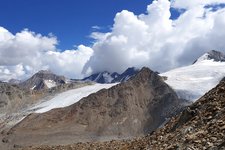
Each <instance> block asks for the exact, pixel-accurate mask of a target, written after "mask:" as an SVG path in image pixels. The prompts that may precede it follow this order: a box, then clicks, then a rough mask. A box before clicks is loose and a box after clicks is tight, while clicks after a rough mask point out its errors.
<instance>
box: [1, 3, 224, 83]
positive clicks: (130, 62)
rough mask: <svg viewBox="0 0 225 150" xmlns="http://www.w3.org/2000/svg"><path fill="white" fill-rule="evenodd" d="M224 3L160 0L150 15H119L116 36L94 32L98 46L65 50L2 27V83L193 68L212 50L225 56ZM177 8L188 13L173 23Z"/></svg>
mask: <svg viewBox="0 0 225 150" xmlns="http://www.w3.org/2000/svg"><path fill="white" fill-rule="evenodd" d="M222 3H223V4H225V0H213V1H212V0H189V1H186V0H172V1H169V0H155V1H153V3H152V4H150V5H149V6H147V10H146V13H144V14H139V15H136V14H134V13H133V12H130V11H127V10H123V11H121V12H119V13H117V14H116V16H115V18H114V24H113V26H112V29H111V31H110V32H108V33H101V32H93V33H92V34H91V37H92V38H93V39H94V40H95V42H94V44H93V46H92V47H86V46H84V45H80V46H78V48H77V49H72V50H64V51H58V50H57V48H56V46H57V44H58V42H57V38H56V37H54V36H52V35H48V36H43V35H41V34H37V33H34V32H32V31H29V30H28V29H25V30H23V31H21V32H19V33H16V34H15V35H13V34H12V33H10V32H9V31H8V30H7V29H5V28H3V27H0V80H9V79H10V78H20V79H24V78H27V77H28V76H30V75H31V74H33V73H35V72H37V71H38V70H40V69H50V70H52V71H53V72H55V73H57V74H61V75H65V76H67V77H70V78H81V77H83V76H86V75H88V74H90V73H96V72H100V71H105V70H107V71H110V72H114V71H117V72H122V71H124V70H125V69H126V68H128V67H131V66H134V67H142V66H147V67H150V68H151V69H153V70H157V71H160V72H163V71H167V70H169V69H172V68H175V67H178V66H183V65H187V64H191V63H192V62H193V61H194V60H195V59H196V58H197V57H198V56H200V55H201V54H203V53H205V52H207V51H209V50H211V49H216V50H220V51H223V52H225V42H224V39H225V30H224V27H225V17H224V16H225V8H223V7H218V6H220V5H221V4H222ZM221 6H222V5H221ZM172 7H173V8H174V9H177V10H178V11H179V10H181V9H182V10H185V11H184V12H182V14H180V16H179V17H178V18H177V19H171V12H170V9H171V8H172ZM215 7H217V9H216V10H215V9H214V8H215ZM218 8H219V9H218Z"/></svg>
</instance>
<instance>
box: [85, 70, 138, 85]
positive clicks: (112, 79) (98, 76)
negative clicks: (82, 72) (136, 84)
mask: <svg viewBox="0 0 225 150" xmlns="http://www.w3.org/2000/svg"><path fill="white" fill-rule="evenodd" d="M138 72H139V69H137V68H134V67H131V68H128V69H127V70H125V71H124V72H123V73H122V74H119V73H117V72H114V73H109V72H107V71H104V72H100V73H95V74H92V75H90V76H89V77H86V78H84V79H82V81H94V82H97V83H116V82H125V81H127V80H128V79H130V78H131V77H132V76H134V75H136V74H137V73H138Z"/></svg>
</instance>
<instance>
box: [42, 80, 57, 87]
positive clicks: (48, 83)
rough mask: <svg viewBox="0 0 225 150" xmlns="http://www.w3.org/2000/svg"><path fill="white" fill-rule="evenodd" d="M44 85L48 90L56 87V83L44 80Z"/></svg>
mask: <svg viewBox="0 0 225 150" xmlns="http://www.w3.org/2000/svg"><path fill="white" fill-rule="evenodd" d="M44 83H45V85H46V86H47V87H48V88H49V89H50V88H53V87H55V86H56V82H55V81H53V80H44Z"/></svg>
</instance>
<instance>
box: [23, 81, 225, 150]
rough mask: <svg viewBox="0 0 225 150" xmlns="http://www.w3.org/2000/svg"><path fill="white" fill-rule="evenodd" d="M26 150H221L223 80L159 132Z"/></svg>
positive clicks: (224, 112) (224, 101) (224, 124)
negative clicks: (137, 136)
mask: <svg viewBox="0 0 225 150" xmlns="http://www.w3.org/2000/svg"><path fill="white" fill-rule="evenodd" d="M25 149H27V150H52V149H57V150H67V149H68V150H69V149H120V150H130V149H137V150H139V149H146V150H147V149H163V150H175V149H180V150H187V149H190V150H194V149H202V150H206V149H210V150H222V149H225V78H224V79H223V80H222V81H221V82H220V84H219V85H217V86H216V87H215V88H213V89H212V90H211V91H209V92H208V93H206V94H205V95H204V96H203V97H201V98H200V99H199V100H198V101H196V102H195V103H194V104H192V105H191V106H188V107H186V108H185V109H184V110H183V111H182V112H181V113H180V114H178V115H176V116H175V117H173V118H172V119H171V120H170V121H168V122H167V123H166V124H165V125H164V126H163V127H162V128H159V129H157V130H156V131H155V132H152V133H151V134H149V135H146V136H143V137H139V138H135V139H131V140H120V141H119V140H113V141H109V142H95V143H91V142H89V143H77V144H73V145H66V146H41V147H28V148H25Z"/></svg>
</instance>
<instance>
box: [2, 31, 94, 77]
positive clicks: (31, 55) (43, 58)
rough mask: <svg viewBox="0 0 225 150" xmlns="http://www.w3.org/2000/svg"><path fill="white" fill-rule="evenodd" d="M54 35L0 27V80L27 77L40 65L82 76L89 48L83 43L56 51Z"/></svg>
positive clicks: (72, 75) (70, 75)
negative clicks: (13, 32) (11, 30)
mask: <svg viewBox="0 0 225 150" xmlns="http://www.w3.org/2000/svg"><path fill="white" fill-rule="evenodd" d="M57 43H58V42H57V39H56V37H54V36H51V35H49V36H42V35H41V34H36V33H34V32H31V31H29V30H28V29H25V30H23V31H21V32H18V33H16V34H15V35H13V34H12V33H10V32H9V31H8V30H6V29H5V28H3V27H0V80H3V81H8V80H10V79H12V78H16V79H26V78H27V77H29V76H31V75H32V74H34V73H36V72H37V71H39V70H42V69H50V70H51V71H53V72H54V73H57V74H61V75H66V76H67V77H70V78H75V77H77V78H81V77H83V75H82V74H81V71H82V69H83V66H84V64H85V63H86V61H87V60H88V59H89V58H90V56H91V55H92V49H91V48H88V47H85V46H83V45H80V46H78V48H77V49H76V50H65V51H63V52H59V51H58V50H57V49H56V45H57Z"/></svg>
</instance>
